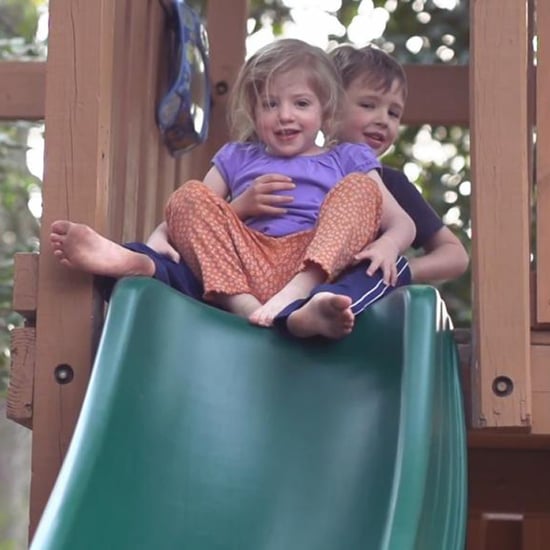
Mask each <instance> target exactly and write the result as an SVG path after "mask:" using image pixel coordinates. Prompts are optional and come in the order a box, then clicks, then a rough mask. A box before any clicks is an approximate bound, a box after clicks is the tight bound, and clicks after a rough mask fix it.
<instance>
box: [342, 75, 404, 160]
mask: <svg viewBox="0 0 550 550" xmlns="http://www.w3.org/2000/svg"><path fill="white" fill-rule="evenodd" d="M346 96H347V97H346V99H347V101H346V104H345V106H344V114H343V117H342V124H341V126H340V132H339V136H338V137H339V138H340V140H341V141H350V142H353V143H366V144H368V145H370V146H371V147H372V149H374V151H375V153H376V155H377V156H380V155H382V153H384V152H385V151H386V150H387V149H388V148H389V147H390V146H391V145H392V143H393V142H394V141H395V139H396V138H397V134H398V132H399V124H400V123H401V116H402V115H403V110H404V109H405V99H404V96H403V88H402V86H401V85H400V83H399V82H398V81H397V80H394V82H393V84H392V86H391V88H390V90H389V91H387V92H386V91H384V90H382V89H380V88H378V89H376V88H373V87H372V84H371V85H369V84H368V83H366V82H365V79H364V78H361V77H358V78H356V79H355V80H353V81H352V82H351V83H350V85H349V86H348V88H347V90H346Z"/></svg>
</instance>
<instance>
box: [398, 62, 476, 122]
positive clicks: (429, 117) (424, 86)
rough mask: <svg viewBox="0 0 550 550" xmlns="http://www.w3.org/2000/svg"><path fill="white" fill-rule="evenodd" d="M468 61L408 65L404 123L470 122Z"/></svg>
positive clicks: (406, 67) (406, 68) (406, 70)
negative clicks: (455, 63) (464, 62)
mask: <svg viewBox="0 0 550 550" xmlns="http://www.w3.org/2000/svg"><path fill="white" fill-rule="evenodd" d="M468 71H469V68H468V65H406V66H405V72H406V73H407V80H408V84H409V97H408V98H407V106H406V108H405V113H404V116H403V123H404V124H411V125H413V124H444V125H458V126H468V124H469V121H470V113H469V98H468V86H469V72H468Z"/></svg>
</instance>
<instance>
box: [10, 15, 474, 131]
mask: <svg viewBox="0 0 550 550" xmlns="http://www.w3.org/2000/svg"><path fill="white" fill-rule="evenodd" d="M150 9H151V13H152V15H153V16H155V17H156V16H157V15H158V13H159V12H158V10H157V9H155V7H154V6H151V5H150ZM210 26H213V25H210ZM156 28H157V26H156V25H153V26H152V27H151V30H152V31H153V32H154V29H156ZM119 38H120V35H119ZM152 53H154V50H153V51H152V50H148V54H147V56H148V57H150V54H152ZM405 72H406V73H407V79H408V81H409V88H410V89H409V98H408V100H407V109H406V111H405V114H404V117H403V122H404V124H458V125H462V126H467V125H468V121H469V102H468V76H469V74H468V66H467V65H451V66H448V65H405ZM0 82H2V88H1V89H0V119H9V120H14V119H27V120H39V119H43V118H44V102H45V86H46V63H45V62H32V63H30V62H27V63H23V62H14V61H9V62H8V61H5V62H0Z"/></svg>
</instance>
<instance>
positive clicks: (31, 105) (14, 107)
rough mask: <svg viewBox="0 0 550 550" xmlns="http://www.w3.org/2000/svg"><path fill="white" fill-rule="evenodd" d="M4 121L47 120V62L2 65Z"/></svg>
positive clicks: (0, 113)
mask: <svg viewBox="0 0 550 550" xmlns="http://www.w3.org/2000/svg"><path fill="white" fill-rule="evenodd" d="M0 82H1V83H2V84H1V85H0V119H2V120H18V119H24V120H41V119H43V118H44V97H45V91H46V62H40V61H36V62H34V61H29V62H20V61H0Z"/></svg>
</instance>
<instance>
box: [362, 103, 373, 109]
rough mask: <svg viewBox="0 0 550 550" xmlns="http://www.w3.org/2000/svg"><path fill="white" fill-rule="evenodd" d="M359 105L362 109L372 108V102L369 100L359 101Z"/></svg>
mask: <svg viewBox="0 0 550 550" xmlns="http://www.w3.org/2000/svg"><path fill="white" fill-rule="evenodd" d="M359 106H360V107H362V108H363V109H374V103H371V102H364V103H360V104H359Z"/></svg>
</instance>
